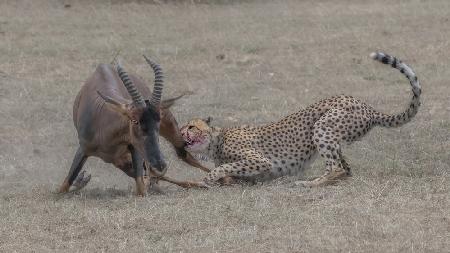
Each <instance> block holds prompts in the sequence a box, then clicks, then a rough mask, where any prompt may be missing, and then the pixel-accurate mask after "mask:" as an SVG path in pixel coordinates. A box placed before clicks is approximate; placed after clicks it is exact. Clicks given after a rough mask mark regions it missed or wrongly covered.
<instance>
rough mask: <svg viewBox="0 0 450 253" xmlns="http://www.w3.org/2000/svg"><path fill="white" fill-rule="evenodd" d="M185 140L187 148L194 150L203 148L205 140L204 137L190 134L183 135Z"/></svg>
mask: <svg viewBox="0 0 450 253" xmlns="http://www.w3.org/2000/svg"><path fill="white" fill-rule="evenodd" d="M183 139H184V142H185V148H188V149H192V148H195V147H197V146H201V145H202V144H203V143H204V142H205V140H204V138H202V136H191V135H190V134H189V132H187V133H186V134H185V135H183Z"/></svg>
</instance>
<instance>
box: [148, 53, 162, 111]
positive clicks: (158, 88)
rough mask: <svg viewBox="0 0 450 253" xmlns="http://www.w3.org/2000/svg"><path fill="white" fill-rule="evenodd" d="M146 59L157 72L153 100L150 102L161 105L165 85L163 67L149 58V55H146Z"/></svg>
mask: <svg viewBox="0 0 450 253" xmlns="http://www.w3.org/2000/svg"><path fill="white" fill-rule="evenodd" d="M144 58H145V60H146V61H147V63H148V64H149V65H150V67H152V69H153V72H154V73H155V83H154V85H153V93H152V100H150V103H151V104H152V105H153V106H156V107H157V106H159V105H160V103H161V95H162V91H163V87H164V81H163V78H164V75H163V72H162V69H161V66H159V64H157V63H156V62H154V61H152V60H150V59H149V58H147V56H145V55H144Z"/></svg>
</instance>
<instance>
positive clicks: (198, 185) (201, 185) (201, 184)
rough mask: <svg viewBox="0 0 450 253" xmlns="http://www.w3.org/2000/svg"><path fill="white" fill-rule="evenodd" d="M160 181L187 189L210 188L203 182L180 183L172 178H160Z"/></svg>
mask: <svg viewBox="0 0 450 253" xmlns="http://www.w3.org/2000/svg"><path fill="white" fill-rule="evenodd" d="M159 180H162V181H166V182H169V183H172V184H175V185H178V186H180V187H183V188H185V189H189V188H209V186H208V185H207V184H206V183H205V182H203V181H200V182H190V181H178V180H176V179H173V178H170V177H166V176H164V177H160V178H159Z"/></svg>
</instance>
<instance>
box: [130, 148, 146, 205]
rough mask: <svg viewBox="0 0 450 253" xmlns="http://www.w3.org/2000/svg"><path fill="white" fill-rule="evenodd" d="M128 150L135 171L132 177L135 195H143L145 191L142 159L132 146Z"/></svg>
mask: <svg viewBox="0 0 450 253" xmlns="http://www.w3.org/2000/svg"><path fill="white" fill-rule="evenodd" d="M130 152H131V159H132V163H133V165H132V166H133V169H134V172H135V176H134V179H135V181H136V195H137V196H141V197H143V196H145V192H146V187H145V183H144V162H143V161H144V160H143V159H142V157H141V156H140V155H139V153H138V152H137V151H136V150H135V149H134V148H130Z"/></svg>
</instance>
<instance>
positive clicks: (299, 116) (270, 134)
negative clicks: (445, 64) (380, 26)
mask: <svg viewBox="0 0 450 253" xmlns="http://www.w3.org/2000/svg"><path fill="white" fill-rule="evenodd" d="M371 57H372V58H373V59H374V60H377V61H379V62H382V63H384V64H388V65H390V66H392V67H393V68H396V69H398V70H399V71H400V72H401V73H402V74H404V75H405V76H406V78H407V79H408V80H409V82H410V84H411V87H412V98H411V100H410V102H409V105H408V107H407V109H406V110H405V111H403V112H402V113H399V114H396V115H387V114H383V113H380V112H377V111H376V110H375V109H373V108H372V107H371V106H369V105H367V104H365V103H363V102H361V101H359V100H357V99H355V98H353V97H350V96H344V95H341V96H335V97H331V98H328V99H324V100H322V101H320V102H317V103H315V104H313V105H311V106H309V107H307V108H306V109H303V110H301V111H299V112H296V113H294V114H291V115H289V116H287V117H285V118H283V119H282V120H280V121H278V122H275V123H272V124H268V125H264V126H257V127H248V126H244V127H235V128H227V129H221V128H218V127H210V126H209V125H208V123H207V122H205V121H204V120H200V119H194V120H192V121H190V122H189V123H188V124H187V125H185V126H183V127H182V128H181V133H182V136H183V138H184V139H185V141H186V150H187V151H189V152H191V153H197V154H201V155H206V156H208V157H209V158H210V159H212V160H213V161H214V163H215V166H216V167H215V168H214V169H213V170H212V171H211V172H210V173H208V175H207V176H206V177H205V178H204V179H203V181H201V182H199V183H197V184H196V186H210V185H213V184H215V183H217V182H218V181H219V180H224V179H226V178H244V179H252V180H255V179H256V180H268V179H273V178H276V177H280V176H284V175H293V174H297V173H298V172H300V171H302V170H304V169H305V168H307V167H308V166H309V164H310V163H312V162H313V161H314V158H315V157H316V155H317V154H319V155H320V156H321V157H323V158H324V159H325V160H326V172H325V174H323V175H322V176H320V177H318V178H316V179H314V180H311V181H300V182H298V183H299V184H302V185H304V186H319V185H325V184H329V183H331V182H335V181H336V180H337V179H343V178H345V177H346V176H349V175H350V167H349V166H348V164H347V162H346V160H345V158H344V156H343V155H342V151H341V147H342V144H350V143H352V142H354V141H356V140H359V139H360V138H362V137H363V136H364V135H365V134H366V133H367V132H369V131H370V130H371V129H372V128H373V127H374V126H383V127H398V126H401V125H403V124H405V123H407V122H409V121H410V120H411V119H412V118H413V117H414V116H415V115H416V113H417V111H418V108H419V106H420V94H421V87H420V84H419V81H418V80H417V77H416V74H415V73H414V72H413V70H412V69H411V68H410V67H409V66H407V65H406V64H404V63H403V62H401V61H400V60H398V59H396V58H395V57H393V56H390V55H387V54H384V53H380V52H378V53H372V54H371Z"/></svg>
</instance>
